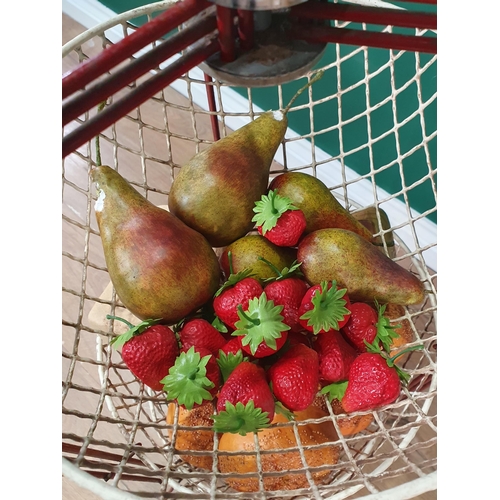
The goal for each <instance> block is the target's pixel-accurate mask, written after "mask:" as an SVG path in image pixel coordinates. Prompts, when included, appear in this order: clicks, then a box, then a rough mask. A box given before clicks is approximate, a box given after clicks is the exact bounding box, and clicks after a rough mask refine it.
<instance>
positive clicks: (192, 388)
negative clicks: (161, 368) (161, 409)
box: [161, 346, 221, 410]
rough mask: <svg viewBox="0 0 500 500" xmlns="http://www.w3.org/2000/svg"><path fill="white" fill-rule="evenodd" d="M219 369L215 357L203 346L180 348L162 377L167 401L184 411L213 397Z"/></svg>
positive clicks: (217, 387) (218, 378) (217, 385)
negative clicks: (174, 402)
mask: <svg viewBox="0 0 500 500" xmlns="http://www.w3.org/2000/svg"><path fill="white" fill-rule="evenodd" d="M220 381H221V376H220V370H219V365H218V364H217V359H216V357H215V356H214V355H213V354H212V353H211V352H210V351H209V350H208V349H205V348H203V347H197V348H195V347H194V346H192V347H190V348H189V349H187V350H183V351H181V353H180V354H179V356H178V357H177V359H176V361H175V364H174V366H172V367H171V368H170V370H169V372H168V375H167V376H166V377H165V378H163V379H162V381H161V382H162V384H163V390H164V391H165V392H166V393H167V399H168V400H174V399H175V400H177V402H178V403H179V404H180V405H181V406H183V407H185V408H186V409H187V410H191V409H193V408H194V407H195V406H199V405H201V404H202V403H203V402H204V401H211V400H213V399H214V397H215V395H216V394H217V392H218V390H219V388H220Z"/></svg>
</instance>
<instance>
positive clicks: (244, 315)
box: [238, 304, 260, 326]
mask: <svg viewBox="0 0 500 500" xmlns="http://www.w3.org/2000/svg"><path fill="white" fill-rule="evenodd" d="M238 311H239V312H240V314H241V316H243V318H245V319H246V320H247V321H249V322H250V323H252V324H254V325H255V326H259V325H260V319H259V318H252V317H251V316H249V315H248V314H246V313H245V311H244V310H243V306H242V305H241V304H238ZM243 318H242V319H243Z"/></svg>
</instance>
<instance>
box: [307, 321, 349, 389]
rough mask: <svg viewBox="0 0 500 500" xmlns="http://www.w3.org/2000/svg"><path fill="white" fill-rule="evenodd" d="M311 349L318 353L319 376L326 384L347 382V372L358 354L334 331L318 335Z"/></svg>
mask: <svg viewBox="0 0 500 500" xmlns="http://www.w3.org/2000/svg"><path fill="white" fill-rule="evenodd" d="M313 347H314V349H315V350H316V352H317V353H318V359H319V376H320V378H321V379H322V380H326V381H327V382H340V381H343V380H347V377H348V375H349V370H350V368H351V365H352V363H353V361H354V360H355V359H356V357H357V355H358V353H357V352H356V351H355V349H354V348H353V347H352V346H351V345H350V344H348V343H347V342H346V340H345V339H344V337H342V335H341V334H340V333H339V332H337V331H336V330H330V331H328V332H325V333H322V334H321V335H318V336H317V337H315V339H314V343H313Z"/></svg>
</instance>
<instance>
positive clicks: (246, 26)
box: [237, 9, 254, 51]
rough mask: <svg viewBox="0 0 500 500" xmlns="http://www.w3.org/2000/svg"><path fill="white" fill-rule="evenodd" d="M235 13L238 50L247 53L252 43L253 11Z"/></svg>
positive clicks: (240, 10)
mask: <svg viewBox="0 0 500 500" xmlns="http://www.w3.org/2000/svg"><path fill="white" fill-rule="evenodd" d="M237 13H238V36H239V39H240V48H241V50H243V51H247V50H250V49H251V48H252V47H253V43H254V21H253V11H251V10H242V9H238V11H237Z"/></svg>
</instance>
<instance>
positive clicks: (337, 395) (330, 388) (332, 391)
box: [320, 380, 347, 403]
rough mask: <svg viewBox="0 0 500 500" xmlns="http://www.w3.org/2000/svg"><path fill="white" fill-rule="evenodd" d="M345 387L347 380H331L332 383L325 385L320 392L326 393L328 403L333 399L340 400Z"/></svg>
mask: <svg viewBox="0 0 500 500" xmlns="http://www.w3.org/2000/svg"><path fill="white" fill-rule="evenodd" d="M346 389H347V380H346V381H345V382H333V383H332V384H329V385H325V387H323V388H322V389H321V391H320V393H321V394H326V396H327V398H328V401H330V403H331V402H332V401H333V400H334V399H338V400H339V401H342V398H343V397H344V394H345V391H346Z"/></svg>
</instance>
